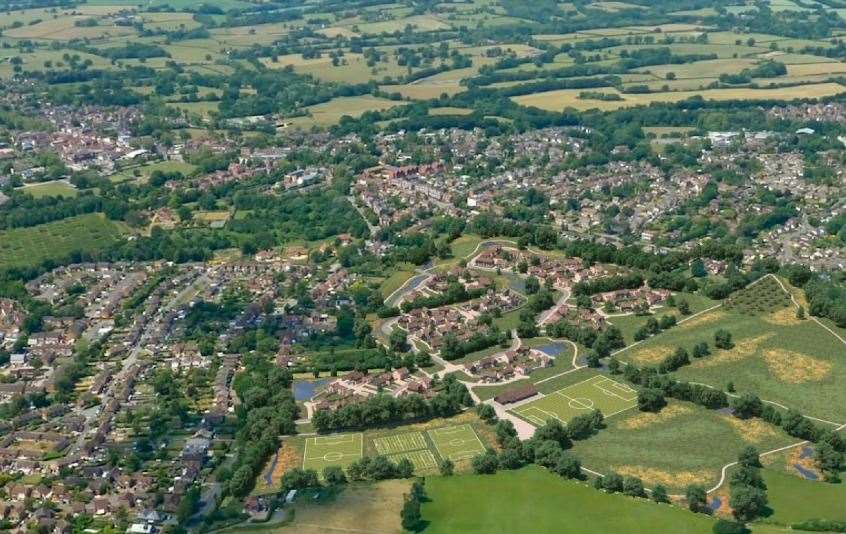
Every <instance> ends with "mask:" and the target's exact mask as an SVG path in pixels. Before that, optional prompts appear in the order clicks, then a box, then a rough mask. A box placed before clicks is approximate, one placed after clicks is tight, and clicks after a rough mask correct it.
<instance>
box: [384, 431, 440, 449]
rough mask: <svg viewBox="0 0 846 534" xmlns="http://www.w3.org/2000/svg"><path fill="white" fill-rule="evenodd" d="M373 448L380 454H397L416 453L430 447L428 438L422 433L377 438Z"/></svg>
mask: <svg viewBox="0 0 846 534" xmlns="http://www.w3.org/2000/svg"><path fill="white" fill-rule="evenodd" d="M373 446H374V447H376V451H377V452H378V453H379V454H395V453H399V452H408V451H416V450H420V449H425V448H426V447H428V445H427V443H426V438H424V437H423V434H421V433H420V432H408V433H406V434H393V435H391V436H385V437H381V438H376V439H374V440H373Z"/></svg>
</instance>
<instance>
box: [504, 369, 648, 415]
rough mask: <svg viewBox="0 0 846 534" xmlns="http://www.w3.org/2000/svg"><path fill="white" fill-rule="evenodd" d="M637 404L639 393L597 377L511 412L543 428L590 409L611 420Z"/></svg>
mask: <svg viewBox="0 0 846 534" xmlns="http://www.w3.org/2000/svg"><path fill="white" fill-rule="evenodd" d="M636 405H637V391H635V390H634V389H632V388H630V387H629V386H627V385H625V384H621V383H619V382H617V381H615V380H612V379H610V378H608V377H606V376H602V375H596V376H594V377H591V378H588V379H587V380H585V381H583V382H579V383H578V384H573V385H572V386H568V387H566V388H563V389H560V390H558V391H556V392H554V393H550V394H549V395H546V396H545V397H542V398H540V399H537V400H535V401H532V402H529V403H527V404H524V405H522V406H519V407H517V408H514V409H513V410H511V412H512V413H514V414H516V415H517V416H519V417H521V418H523V419H525V420H526V421H528V422H530V423H532V424H534V425H538V426H541V425H543V424H545V423H546V421H547V420H549V419H557V420H558V421H561V422H562V423H564V424H566V423H567V422H568V421H570V420H571V419H572V418H574V417H576V416H577V415H581V414H584V413H587V412H589V411H590V410H599V411H601V412H602V414H603V415H604V416H605V417H610V416H612V415H615V414H618V413H620V412H624V411H626V410H628V409H631V408H634V407H635V406H636Z"/></svg>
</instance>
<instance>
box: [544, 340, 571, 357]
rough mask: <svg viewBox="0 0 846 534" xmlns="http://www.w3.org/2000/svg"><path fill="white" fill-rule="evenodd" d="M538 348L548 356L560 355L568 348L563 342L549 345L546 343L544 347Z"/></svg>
mask: <svg viewBox="0 0 846 534" xmlns="http://www.w3.org/2000/svg"><path fill="white" fill-rule="evenodd" d="M537 350H539V351H541V352H543V353H544V354H546V355H548V356H552V357H555V356H558V355H559V354H561V353H562V352H564V351H566V350H567V346H566V345H564V344H562V343H550V344H549V345H544V346H542V347H538V348H537Z"/></svg>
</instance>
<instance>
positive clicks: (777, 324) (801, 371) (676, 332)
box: [617, 307, 846, 423]
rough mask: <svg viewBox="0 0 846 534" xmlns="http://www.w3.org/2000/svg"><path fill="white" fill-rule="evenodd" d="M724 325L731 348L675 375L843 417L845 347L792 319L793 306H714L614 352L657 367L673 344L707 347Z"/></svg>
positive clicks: (816, 414) (811, 325) (845, 412)
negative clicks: (763, 308)
mask: <svg viewBox="0 0 846 534" xmlns="http://www.w3.org/2000/svg"><path fill="white" fill-rule="evenodd" d="M718 329H725V330H727V331H728V332H730V333H731V334H732V337H733V341H734V347H733V348H732V349H730V350H717V349H714V351H713V353H712V354H711V355H710V356H707V357H705V358H702V359H701V360H695V361H694V362H693V363H692V364H691V365H688V366H685V367H682V368H681V369H679V370H678V371H677V373H676V374H677V375H678V377H679V378H681V379H685V380H690V381H695V382H702V383H706V384H709V385H712V386H715V387H724V386H726V384H727V383H728V382H733V383H734V386H735V387H736V388H737V391H738V392H745V391H749V392H753V393H755V394H757V395H759V396H760V397H761V398H762V399H765V400H770V401H774V402H778V403H780V404H783V405H786V406H789V407H793V408H796V409H798V410H800V411H802V412H803V413H805V414H807V415H811V416H814V417H819V418H823V419H827V420H830V421H834V422H839V423H842V422H844V421H846V388H844V387H843V382H844V380H846V360H844V358H843V355H844V353H846V345H844V344H843V342H842V341H840V340H839V339H837V338H836V337H835V336H833V335H832V334H831V333H829V332H828V331H826V330H825V329H824V328H823V327H821V326H820V325H819V324H818V323H817V322H815V321H813V320H811V319H805V320H800V319H796V313H795V309H794V308H793V307H774V308H773V311H771V312H768V313H748V312H745V311H744V310H742V309H739V308H732V309H726V307H721V308H717V309H715V310H713V311H711V312H708V313H705V314H703V315H700V316H698V317H694V318H693V319H691V320H689V321H687V322H685V323H682V324H680V325H679V326H677V327H675V328H673V329H670V330H667V331H665V332H663V333H661V334H659V335H657V336H655V337H652V338H650V339H648V340H647V341H645V342H643V343H641V344H638V345H634V346H631V347H630V348H628V349H626V350H625V351H623V352H621V353H620V354H618V355H617V357H618V358H619V359H620V360H623V361H627V362H632V363H635V364H638V365H647V364H657V363H658V362H660V361H661V360H662V359H663V358H664V357H665V356H667V355H669V354H670V353H672V352H673V351H674V350H675V349H676V347H684V348H686V349H687V350H688V351H690V350H691V349H692V347H693V346H694V345H695V344H696V343H699V342H702V341H706V342H708V343H709V344H710V345H711V346H712V349H713V341H714V333H715V332H716V331H717V330H718Z"/></svg>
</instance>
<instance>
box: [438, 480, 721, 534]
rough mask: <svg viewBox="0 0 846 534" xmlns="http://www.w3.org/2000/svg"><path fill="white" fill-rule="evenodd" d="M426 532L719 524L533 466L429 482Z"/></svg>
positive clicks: (683, 532) (700, 528) (702, 529)
mask: <svg viewBox="0 0 846 534" xmlns="http://www.w3.org/2000/svg"><path fill="white" fill-rule="evenodd" d="M426 493H427V495H428V498H429V500H428V501H427V502H424V503H423V507H422V513H423V519H424V520H425V521H426V522H427V524H428V526H427V528H426V529H425V531H424V532H426V533H431V534H440V533H450V534H453V533H456V532H461V533H475V532H479V533H486V534H491V533H513V532H556V533H587V532H626V533H637V532H643V533H650V534H652V533H655V532H672V533H674V534H697V533H703V534H705V533H710V532H711V528H712V525H713V522H714V520H713V519H712V518H710V517H708V516H705V515H694V514H691V513H690V512H687V511H685V510H682V509H680V508H676V507H673V506H669V505H659V504H654V503H652V502H649V501H646V500H641V499H632V498H628V497H622V496H620V495H608V494H605V493H601V492H598V491H596V490H595V489H593V488H591V487H589V486H588V485H587V484H584V483H579V482H573V481H567V480H563V479H561V478H559V477H557V476H555V475H553V474H551V473H549V472H547V471H546V470H544V469H542V468H539V467H535V466H531V467H526V468H524V469H521V470H519V471H500V472H499V473H497V474H496V475H463V476H454V477H437V478H427V479H426Z"/></svg>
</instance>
